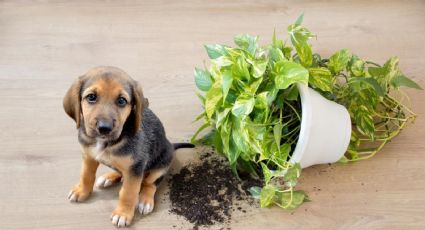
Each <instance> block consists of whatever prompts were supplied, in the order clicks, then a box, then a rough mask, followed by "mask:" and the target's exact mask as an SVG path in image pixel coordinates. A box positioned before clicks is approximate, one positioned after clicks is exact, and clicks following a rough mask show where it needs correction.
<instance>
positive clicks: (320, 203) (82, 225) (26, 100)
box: [0, 0, 425, 229]
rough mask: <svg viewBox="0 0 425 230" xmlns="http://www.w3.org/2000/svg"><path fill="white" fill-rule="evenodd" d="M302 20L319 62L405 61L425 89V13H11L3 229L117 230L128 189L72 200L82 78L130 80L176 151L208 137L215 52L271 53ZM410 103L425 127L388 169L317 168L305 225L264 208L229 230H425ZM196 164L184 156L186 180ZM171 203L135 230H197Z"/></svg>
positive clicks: (419, 149) (224, 4)
mask: <svg viewBox="0 0 425 230" xmlns="http://www.w3.org/2000/svg"><path fill="white" fill-rule="evenodd" d="M302 12H304V13H305V21H304V22H305V25H306V26H307V27H308V28H309V29H310V30H311V31H313V32H314V33H316V34H317V35H318V37H317V40H313V49H314V51H315V52H318V53H320V54H322V55H323V56H327V55H329V54H331V53H333V52H335V51H337V50H339V49H342V48H349V49H351V50H352V51H353V52H354V53H356V54H358V55H359V56H360V57H363V58H367V59H370V60H374V61H376V62H379V63H383V62H384V61H385V60H386V59H387V58H389V57H391V56H393V55H398V56H399V57H400V60H401V61H400V66H401V68H402V70H403V71H404V72H405V74H407V75H408V76H410V77H412V78H413V79H415V80H416V81H417V82H419V83H420V84H421V85H422V86H423V87H424V86H425V75H424V72H425V71H424V66H425V58H424V54H425V45H424V44H425V2H424V1H400V2H399V1H394V0H390V1H371V0H368V1H313V2H308V1H251V2H249V1H240V0H236V1H72V2H71V1H34V2H30V1H1V2H0V99H1V100H0V146H1V150H0V176H1V185H0V210H1V211H0V226H1V227H0V228H1V229H113V227H112V225H111V223H110V221H109V215H110V213H111V212H112V210H113V209H114V207H115V205H116V201H117V193H118V188H119V187H115V188H112V189H110V190H107V191H98V190H96V191H95V193H94V195H93V197H92V199H90V200H89V201H88V202H87V203H85V204H77V205H75V204H70V203H69V202H68V201H67V199H66V195H67V193H68V191H69V189H70V188H71V187H72V186H73V185H74V184H75V183H76V182H77V181H78V176H79V170H80V162H81V160H80V158H81V156H80V153H79V145H78V142H77V139H76V130H75V124H74V123H73V121H72V120H71V119H69V118H68V117H67V116H66V115H65V113H64V112H63V109H62V97H63V95H64V94H65V92H66V90H67V88H68V87H69V86H70V84H71V83H72V81H73V80H74V79H75V78H76V77H78V76H79V75H81V74H83V73H84V72H85V71H87V70H88V69H89V68H91V67H93V66H97V65H113V66H118V67H120V68H122V69H124V70H125V71H127V72H128V73H129V74H130V75H131V76H133V78H135V79H137V80H138V81H139V82H140V83H141V84H142V86H143V89H144V92H145V95H146V96H147V97H148V98H149V100H150V107H151V108H152V109H153V110H154V111H155V112H156V113H157V114H158V116H159V117H160V118H161V120H162V121H163V123H164V125H165V127H166V130H167V134H168V136H169V138H170V139H171V140H172V141H184V140H187V139H188V138H190V136H191V135H192V134H193V132H194V131H195V130H196V128H197V127H198V126H199V125H200V124H199V123H198V124H193V123H191V122H192V120H193V119H194V118H195V117H196V115H197V114H198V113H199V112H200V111H201V107H200V103H199V102H198V99H197V97H196V96H195V85H194V81H193V75H192V73H193V69H194V67H195V66H200V67H202V65H203V63H204V61H206V60H207V55H206V53H205V50H204V48H203V44H209V43H220V44H229V45H230V44H232V39H233V37H234V36H235V35H237V34H239V33H250V34H253V35H259V36H260V39H261V40H260V42H261V43H262V44H265V43H266V42H269V41H270V40H271V36H272V33H273V29H274V28H276V31H277V33H278V35H279V36H280V37H282V36H284V35H285V31H286V27H287V26H288V25H289V24H290V23H292V22H293V21H295V19H296V18H297V17H298V15H300V14H301V13H302ZM407 92H408V94H409V95H410V96H411V97H412V108H413V110H414V111H416V112H417V114H418V119H417V120H416V123H414V124H413V125H410V126H409V127H408V128H406V130H405V131H403V132H402V133H401V135H400V136H398V137H397V138H395V139H394V141H393V142H392V143H390V144H389V145H388V146H387V147H385V148H384V149H383V150H382V152H381V153H379V154H378V155H377V156H376V157H374V158H373V159H370V160H368V161H363V162H359V163H356V164H350V165H346V166H342V165H332V166H327V165H325V166H317V167H313V168H309V169H306V170H304V171H303V175H302V180H301V183H300V186H299V187H300V188H302V189H305V190H306V191H307V193H308V194H309V195H310V198H311V200H312V202H309V203H306V204H304V205H303V206H302V207H301V208H299V209H298V210H296V211H295V212H292V213H291V212H285V211H282V210H280V209H278V208H271V209H263V210H261V209H257V208H252V210H250V211H249V212H248V213H246V214H245V213H235V214H234V216H233V218H232V221H231V223H230V224H229V226H230V227H231V228H232V229H258V228H263V229H295V228H297V229H299V228H304V229H337V228H339V229H423V228H424V226H425V195H424V192H425V181H424V178H425V170H424V168H425V161H424V160H423V159H424V147H425V144H424V136H425V135H424V134H425V131H424V130H425V129H424V128H425V122H424V121H425V120H424V113H425V100H424V91H414V90H407ZM329 144H332V143H329ZM197 151H198V150H197ZM197 151H193V150H181V151H179V152H178V154H177V155H178V158H177V160H176V164H175V165H176V166H175V167H176V168H177V167H179V165H181V164H183V163H184V162H186V161H191V159H192V156H193V155H196V152H197ZM101 171H106V169H105V168H102V170H101ZM165 191H166V186H164V187H163V189H162V192H161V194H160V196H159V197H158V199H157V207H156V210H155V212H154V213H153V214H152V215H150V216H148V217H145V218H139V215H137V218H136V220H135V222H134V224H133V225H132V228H133V229H187V228H189V227H190V225H188V224H187V223H186V222H185V221H184V220H183V219H182V218H179V217H176V216H173V215H170V214H169V213H168V208H169V203H168V198H167V197H166V196H165V195H164V192H165ZM173 225H175V226H176V227H175V228H173V227H172V226H173ZM220 227H221V226H214V228H220ZM224 227H227V226H224Z"/></svg>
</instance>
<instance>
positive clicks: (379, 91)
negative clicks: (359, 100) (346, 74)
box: [349, 77, 385, 96]
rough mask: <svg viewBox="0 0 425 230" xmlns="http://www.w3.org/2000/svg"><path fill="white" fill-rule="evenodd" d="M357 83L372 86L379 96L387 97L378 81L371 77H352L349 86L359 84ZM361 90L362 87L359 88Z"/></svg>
mask: <svg viewBox="0 0 425 230" xmlns="http://www.w3.org/2000/svg"><path fill="white" fill-rule="evenodd" d="M357 82H364V83H367V84H368V85H369V86H371V87H372V88H373V89H374V90H375V92H376V93H377V94H378V95H379V96H384V95H385V91H384V90H383V89H382V87H381V86H380V85H379V83H378V81H376V80H375V79H374V78H371V77H352V78H350V80H349V84H353V83H357ZM359 89H360V90H361V89H362V87H359Z"/></svg>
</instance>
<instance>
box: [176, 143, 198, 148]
mask: <svg viewBox="0 0 425 230" xmlns="http://www.w3.org/2000/svg"><path fill="white" fill-rule="evenodd" d="M173 147H174V149H181V148H194V147H195V145H193V144H191V143H173Z"/></svg>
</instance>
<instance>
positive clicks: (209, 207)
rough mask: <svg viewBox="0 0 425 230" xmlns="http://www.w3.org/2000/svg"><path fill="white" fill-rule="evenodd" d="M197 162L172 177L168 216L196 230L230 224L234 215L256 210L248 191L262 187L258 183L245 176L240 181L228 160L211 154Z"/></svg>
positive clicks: (202, 156)
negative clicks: (182, 219) (179, 217)
mask: <svg viewBox="0 0 425 230" xmlns="http://www.w3.org/2000/svg"><path fill="white" fill-rule="evenodd" d="M200 159H201V161H200V162H198V163H191V164H189V165H186V166H184V167H183V168H182V169H181V170H180V172H178V173H176V174H174V175H171V178H170V180H169V184H170V193H169V196H170V200H171V211H170V212H171V213H174V214H177V215H180V216H183V217H184V218H185V219H186V220H188V221H189V222H190V223H193V224H194V229H198V227H199V226H208V225H213V224H223V225H226V224H229V223H230V220H231V217H232V213H233V212H247V210H246V207H249V206H256V204H257V201H255V200H253V198H252V197H251V196H250V194H249V192H248V191H247V189H249V188H250V187H252V186H262V184H263V182H262V181H261V180H259V179H253V178H251V177H249V176H248V175H240V177H241V179H240V180H239V179H238V178H237V177H236V176H235V175H234V174H233V173H232V171H231V169H230V168H229V164H228V162H227V160H226V159H224V158H222V157H218V156H216V153H214V152H205V153H203V154H201V157H200ZM248 211H249V210H248Z"/></svg>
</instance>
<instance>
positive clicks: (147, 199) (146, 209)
mask: <svg viewBox="0 0 425 230" xmlns="http://www.w3.org/2000/svg"><path fill="white" fill-rule="evenodd" d="M154 206H155V201H154V197H153V196H150V195H147V194H144V193H143V191H142V193H141V194H140V197H139V205H138V207H137V208H138V209H139V212H140V214H142V215H147V214H149V213H151V212H152V211H153V208H154Z"/></svg>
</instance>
